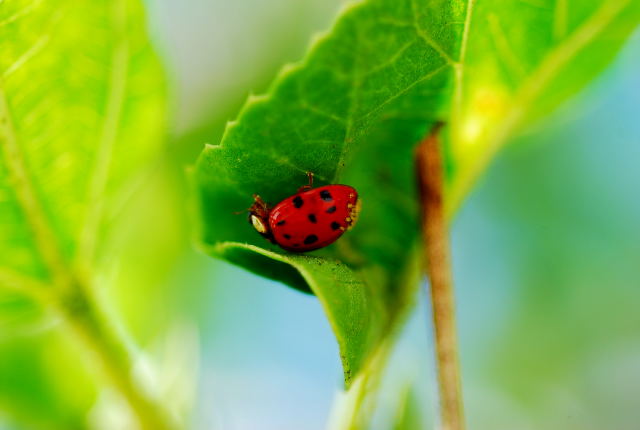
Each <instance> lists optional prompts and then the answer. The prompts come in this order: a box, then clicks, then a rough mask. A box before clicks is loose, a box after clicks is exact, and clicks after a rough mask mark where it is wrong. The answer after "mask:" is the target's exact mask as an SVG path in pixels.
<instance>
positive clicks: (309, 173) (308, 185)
mask: <svg viewBox="0 0 640 430" xmlns="http://www.w3.org/2000/svg"><path fill="white" fill-rule="evenodd" d="M307 178H309V183H308V184H307V185H303V186H301V187H300V188H298V192H299V193H300V192H302V191H309V190H310V189H311V188H313V172H307Z"/></svg>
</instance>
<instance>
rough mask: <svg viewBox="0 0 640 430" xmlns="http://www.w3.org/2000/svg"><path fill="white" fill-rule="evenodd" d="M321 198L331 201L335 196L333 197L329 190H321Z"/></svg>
mask: <svg viewBox="0 0 640 430" xmlns="http://www.w3.org/2000/svg"><path fill="white" fill-rule="evenodd" d="M320 198H321V199H322V200H324V201H325V202H330V201H332V200H333V197H331V193H330V192H329V191H327V190H322V191H320Z"/></svg>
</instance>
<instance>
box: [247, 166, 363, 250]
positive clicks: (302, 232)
mask: <svg viewBox="0 0 640 430" xmlns="http://www.w3.org/2000/svg"><path fill="white" fill-rule="evenodd" d="M308 176H309V185H305V186H303V187H301V188H300V189H299V190H298V192H297V193H296V194H294V195H292V196H291V197H287V198H286V199H284V200H282V201H281V202H280V203H278V204H277V205H275V206H274V207H273V208H269V206H268V205H267V204H266V203H265V202H264V201H263V200H262V199H261V198H260V196H258V195H255V194H254V196H253V198H254V200H255V201H254V203H253V205H252V206H251V207H250V208H249V223H250V224H251V225H253V228H255V229H256V231H257V232H258V233H260V234H261V235H262V236H263V237H265V238H266V239H268V240H270V241H271V242H273V243H275V244H276V245H278V246H280V247H281V248H283V249H286V250H287V251H291V252H306V251H313V250H314V249H319V248H323V247H325V246H327V245H330V244H332V243H333V242H335V241H336V240H338V238H339V237H340V236H342V234H343V233H344V232H345V231H346V230H348V229H349V228H351V227H353V225H354V224H355V222H356V219H357V217H358V212H359V210H360V201H359V200H358V192H357V191H356V190H355V188H353V187H350V186H348V185H335V184H334V185H325V186H324V187H318V188H312V185H313V174H311V173H308Z"/></svg>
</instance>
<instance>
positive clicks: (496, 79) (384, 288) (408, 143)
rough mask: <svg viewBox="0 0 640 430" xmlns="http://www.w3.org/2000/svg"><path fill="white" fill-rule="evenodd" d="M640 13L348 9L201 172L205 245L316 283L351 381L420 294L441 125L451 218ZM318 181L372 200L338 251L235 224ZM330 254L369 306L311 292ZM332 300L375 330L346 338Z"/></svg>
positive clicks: (328, 288) (540, 6)
mask: <svg viewBox="0 0 640 430" xmlns="http://www.w3.org/2000/svg"><path fill="white" fill-rule="evenodd" d="M639 17H640V5H638V3H637V2H632V1H631V0H627V1H624V0H622V1H615V2H599V1H595V0H593V1H582V2H579V4H578V2H575V1H574V2H568V1H563V0H558V1H549V0H547V1H545V0H540V1H536V2H512V3H509V4H508V5H505V4H503V2H499V1H497V0H493V1H482V2H478V3H477V4H476V3H470V2H468V1H463V0H460V1H426V0H369V1H363V2H359V3H357V4H354V5H351V6H349V7H347V8H345V10H344V11H343V13H342V14H341V15H340V17H339V18H338V19H337V21H336V23H335V25H334V26H333V28H332V29H331V30H330V31H329V32H328V33H327V34H325V35H324V36H323V37H321V38H319V39H317V40H316V41H315V42H314V43H313V44H312V46H311V47H310V49H309V51H308V53H307V55H306V57H305V58H304V59H303V60H302V62H300V63H299V64H296V65H293V66H288V67H285V68H284V69H283V71H282V72H281V73H280V74H279V76H278V77H277V78H276V79H275V81H274V82H273V84H272V86H271V88H270V89H269V91H268V92H267V93H266V94H265V95H262V96H252V97H250V98H249V100H248V101H247V103H246V104H245V106H244V108H243V109H242V111H241V112H240V114H239V116H238V118H237V120H235V121H233V122H231V123H229V124H228V126H227V129H226V132H225V134H224V136H223V139H222V142H221V144H220V145H218V146H208V147H207V148H205V150H204V151H203V152H202V154H201V156H200V158H199V160H198V162H197V164H196V166H195V169H194V171H193V173H192V180H193V183H194V187H195V193H196V206H197V208H196V209H197V211H196V215H197V219H198V221H199V232H198V240H199V241H200V242H201V243H202V244H203V247H204V248H205V249H206V251H207V252H208V253H209V254H211V255H212V256H216V257H221V258H226V259H228V260H229V261H231V262H233V263H235V264H239V265H241V266H243V267H246V268H247V269H248V270H251V271H254V272H256V273H259V274H261V275H264V276H267V277H270V278H273V279H277V280H280V281H282V282H284V283H286V284H288V285H290V286H292V287H294V288H298V289H300V290H308V288H307V287H306V286H305V283H307V284H310V285H311V290H312V291H313V293H314V294H316V295H317V296H318V298H319V299H320V302H321V303H322V305H323V306H324V309H325V312H326V313H327V315H328V317H329V320H330V321H331V322H332V325H333V328H334V331H335V334H336V337H337V338H338V342H339V343H340V347H341V351H343V357H342V359H343V364H344V367H345V369H348V370H349V372H347V374H346V377H347V382H349V377H350V376H353V375H354V372H357V371H358V369H359V368H360V367H361V365H362V363H363V362H364V360H365V357H366V355H367V354H368V351H370V349H371V348H372V347H373V346H374V345H375V343H376V341H377V340H379V339H380V338H381V337H382V336H383V335H384V333H385V329H388V328H389V327H391V326H393V324H394V321H396V320H397V319H398V317H399V316H401V315H402V314H403V312H402V311H403V310H404V309H405V308H406V304H407V303H410V301H411V297H412V296H413V292H414V291H415V288H416V285H415V284H416V282H415V281H414V280H412V281H410V282H408V281H407V280H408V279H410V278H411V277H410V276H407V273H408V271H409V267H411V266H412V264H413V261H414V260H415V258H416V249H417V239H418V237H419V235H418V217H417V213H418V211H417V209H418V208H417V198H416V194H415V187H414V173H413V149H414V147H415V144H416V143H417V142H418V141H419V140H420V139H421V138H422V136H424V135H425V133H426V132H427V130H428V129H429V127H430V125H431V124H432V123H433V122H434V121H436V120H443V121H445V122H446V123H447V124H448V127H447V136H446V144H445V146H446V148H445V149H446V151H445V152H446V154H447V159H446V163H447V187H448V189H447V190H448V191H447V192H448V197H449V202H450V203H449V204H450V206H451V207H452V210H453V209H455V207H457V206H458V205H459V203H460V202H461V201H462V199H463V198H464V196H465V195H466V194H467V193H468V191H469V189H470V187H471V185H472V184H473V182H474V181H475V179H476V178H477V176H478V175H479V174H480V173H481V172H482V171H483V170H484V169H485V168H486V166H487V165H488V162H489V161H490V160H491V158H492V157H493V156H494V155H495V153H496V152H497V151H498V150H499V149H500V148H501V147H502V146H503V145H504V144H505V143H506V142H508V140H509V138H511V137H512V136H513V135H515V134H516V133H517V132H518V131H519V130H521V129H522V128H524V127H526V126H527V125H528V124H530V123H532V122H533V121H535V120H537V119H539V118H540V117H541V116H542V114H544V113H546V112H548V111H550V110H552V109H553V108H555V107H557V106H558V105H559V104H560V103H561V102H563V101H564V100H566V99H567V97H569V96H570V95H572V94H574V93H575V92H577V91H578V90H580V89H581V88H582V87H584V85H586V84H587V83H588V82H589V81H590V80H591V79H592V78H593V77H594V76H595V75H596V74H597V73H598V72H599V71H601V70H602V69H603V68H604V67H605V66H606V65H607V64H608V63H609V62H610V61H611V59H612V58H613V55H614V53H615V52H616V50H617V49H618V48H619V47H620V46H621V45H622V43H623V42H624V40H625V39H626V37H627V36H628V35H629V33H630V32H631V31H632V30H633V29H634V28H635V26H636V25H637V23H638V21H639V19H640V18H639ZM307 171H312V172H314V173H315V175H316V180H317V183H318V185H321V184H327V183H345V184H348V185H352V186H354V187H355V188H356V189H357V190H358V191H359V194H360V196H361V199H362V203H363V208H362V212H361V215H360V218H359V221H358V224H357V225H356V227H355V228H354V229H353V231H351V232H348V233H347V234H345V236H343V237H342V238H341V239H340V240H339V241H338V242H336V243H335V244H334V245H331V246H329V247H328V248H326V249H323V250H320V251H317V252H314V253H313V254H310V255H292V254H289V253H286V252H284V251H282V250H280V249H278V248H276V247H274V246H273V245H271V244H269V243H266V242H265V241H264V240H263V239H262V238H261V237H260V236H259V235H258V234H257V233H255V232H254V231H252V229H251V227H250V225H248V224H247V223H246V220H245V219H244V218H243V217H241V216H237V215H234V214H233V213H234V212H236V211H239V210H242V209H243V208H246V207H248V206H249V205H250V204H251V200H252V199H251V196H252V194H254V193H257V194H259V195H261V196H262V197H263V198H264V199H265V200H266V201H268V202H271V203H272V204H273V203H277V202H279V201H280V200H281V199H283V198H285V197H287V196H289V195H291V194H293V193H294V192H295V191H296V190H297V188H298V187H299V186H300V185H303V184H304V183H305V172H307ZM234 248H235V250H234ZM265 258H269V259H271V260H272V261H268V260H267V261H265ZM322 259H326V261H331V264H332V265H333V264H340V265H342V266H343V269H342V273H343V276H345V279H349V280H354V279H355V280H357V283H356V284H357V285H359V287H358V288H361V289H362V290H363V293H362V296H366V297H370V300H367V301H363V300H361V299H360V298H359V297H360V296H359V295H354V294H353V291H354V289H353V288H346V289H344V290H342V289H340V288H335V287H336V285H334V284H335V283H339V281H338V280H331V279H327V278H326V277H324V276H321V275H320V274H318V276H317V280H315V281H312V282H315V284H312V283H311V282H309V280H310V279H314V278H315V276H316V272H318V271H319V272H320V273H321V272H322V270H321V269H320V268H318V266H317V263H318V261H322ZM336 261H338V262H340V263H335V262H336ZM303 262H304V263H303ZM286 265H290V266H291V267H292V268H293V270H292V269H289V268H287V266H286ZM301 265H304V267H305V268H304V271H305V273H306V275H305V276H303V275H300V267H302V266H301ZM296 273H297V274H296ZM347 273H349V275H347ZM349 282H351V281H349ZM350 285H352V284H350ZM334 295H337V296H338V297H334ZM334 300H337V301H338V302H339V303H340V304H341V306H344V304H345V303H347V304H348V305H346V306H351V312H350V315H353V318H354V321H359V322H361V323H362V324H365V325H363V326H362V327H361V329H360V330H355V331H349V332H347V331H345V330H346V329H345V328H344V326H343V322H336V320H335V318H336V315H337V314H338V313H337V312H336V310H335V309H333V308H332V306H333V304H332V303H333V301H334ZM370 321H378V322H379V323H377V324H370V323H368V322H370ZM372 339H373V340H372ZM351 343H354V344H356V345H359V346H358V347H357V348H352V347H351V346H350V344H351ZM360 345H367V346H366V347H364V348H363V347H360Z"/></svg>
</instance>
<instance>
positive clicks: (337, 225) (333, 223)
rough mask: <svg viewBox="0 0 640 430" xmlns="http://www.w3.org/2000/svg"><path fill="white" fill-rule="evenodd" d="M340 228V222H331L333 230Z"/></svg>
mask: <svg viewBox="0 0 640 430" xmlns="http://www.w3.org/2000/svg"><path fill="white" fill-rule="evenodd" d="M339 228H340V224H338V223H337V222H335V221H334V222H332V223H331V229H332V230H338V229H339Z"/></svg>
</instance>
